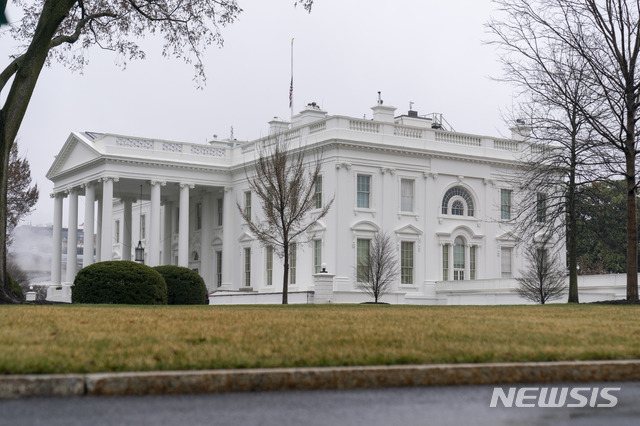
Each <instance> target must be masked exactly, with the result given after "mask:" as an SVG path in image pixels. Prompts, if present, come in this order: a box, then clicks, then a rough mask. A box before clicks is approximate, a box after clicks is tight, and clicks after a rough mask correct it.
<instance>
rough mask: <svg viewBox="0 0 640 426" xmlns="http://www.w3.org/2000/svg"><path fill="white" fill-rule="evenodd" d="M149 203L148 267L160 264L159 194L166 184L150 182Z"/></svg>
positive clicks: (155, 181)
mask: <svg viewBox="0 0 640 426" xmlns="http://www.w3.org/2000/svg"><path fill="white" fill-rule="evenodd" d="M150 183H151V201H150V204H149V216H150V219H149V222H150V223H149V228H150V229H149V235H148V237H147V247H148V249H149V254H148V255H147V263H148V264H149V266H158V265H159V264H160V194H161V187H163V186H165V185H166V182H161V181H157V180H152V181H151V182H150Z"/></svg>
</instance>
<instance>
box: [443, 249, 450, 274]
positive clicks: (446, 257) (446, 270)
mask: <svg viewBox="0 0 640 426" xmlns="http://www.w3.org/2000/svg"><path fill="white" fill-rule="evenodd" d="M442 281H449V244H443V245H442Z"/></svg>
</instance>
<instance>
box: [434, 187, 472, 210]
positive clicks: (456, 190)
mask: <svg viewBox="0 0 640 426" xmlns="http://www.w3.org/2000/svg"><path fill="white" fill-rule="evenodd" d="M465 212H466V216H473V215H474V208H473V198H472V197H471V194H469V191H467V190H466V189H464V188H463V187H461V186H454V187H453V188H451V189H449V190H448V191H447V192H446V193H445V194H444V197H443V198H442V214H452V215H457V216H464V215H465Z"/></svg>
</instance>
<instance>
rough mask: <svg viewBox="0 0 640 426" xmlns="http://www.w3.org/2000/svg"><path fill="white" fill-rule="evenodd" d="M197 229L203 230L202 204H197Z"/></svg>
mask: <svg viewBox="0 0 640 426" xmlns="http://www.w3.org/2000/svg"><path fill="white" fill-rule="evenodd" d="M196 229H202V203H198V204H196Z"/></svg>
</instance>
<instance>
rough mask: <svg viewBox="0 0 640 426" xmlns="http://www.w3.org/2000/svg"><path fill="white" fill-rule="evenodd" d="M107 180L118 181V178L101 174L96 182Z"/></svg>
mask: <svg viewBox="0 0 640 426" xmlns="http://www.w3.org/2000/svg"><path fill="white" fill-rule="evenodd" d="M108 180H112V181H114V182H120V178H119V177H117V176H103V177H101V178H99V179H98V182H106V181H108Z"/></svg>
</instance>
